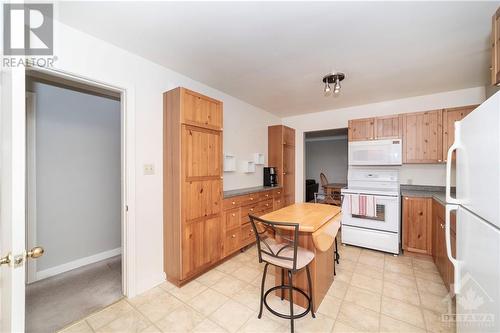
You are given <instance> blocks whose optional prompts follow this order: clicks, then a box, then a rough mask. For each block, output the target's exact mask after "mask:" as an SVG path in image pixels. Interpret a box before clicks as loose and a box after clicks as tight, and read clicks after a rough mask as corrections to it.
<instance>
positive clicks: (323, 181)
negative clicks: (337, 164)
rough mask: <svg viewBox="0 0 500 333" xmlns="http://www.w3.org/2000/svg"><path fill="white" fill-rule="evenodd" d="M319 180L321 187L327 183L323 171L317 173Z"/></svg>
mask: <svg viewBox="0 0 500 333" xmlns="http://www.w3.org/2000/svg"><path fill="white" fill-rule="evenodd" d="M319 181H320V183H321V187H324V186H326V185H328V179H327V178H326V176H325V174H324V173H323V172H321V173H320V174H319Z"/></svg>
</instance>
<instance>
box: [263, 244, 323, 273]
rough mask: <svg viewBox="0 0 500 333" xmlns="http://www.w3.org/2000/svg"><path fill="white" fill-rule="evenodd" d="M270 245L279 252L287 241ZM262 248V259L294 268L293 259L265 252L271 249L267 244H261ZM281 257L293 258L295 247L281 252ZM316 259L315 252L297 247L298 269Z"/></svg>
mask: <svg viewBox="0 0 500 333" xmlns="http://www.w3.org/2000/svg"><path fill="white" fill-rule="evenodd" d="M268 245H269V247H270V248H271V249H272V252H274V253H277V252H278V251H279V250H280V249H281V248H282V247H283V246H285V245H286V244H285V243H268ZM261 249H262V251H263V252H262V260H264V261H266V262H268V263H270V264H271V265H274V266H278V267H282V268H286V269H293V260H286V259H281V258H277V257H275V256H272V255H269V254H266V253H264V251H266V252H269V249H268V248H267V247H266V246H265V245H261ZM279 256H280V257H284V258H290V259H293V248H292V247H287V248H285V249H284V250H282V251H281V252H280V253H279ZM313 259H314V252H312V251H309V250H306V249H304V248H302V247H300V246H299V247H297V267H296V269H298V270H299V269H302V268H304V267H306V266H307V265H308V264H309V263H310V262H311V261H312V260H313Z"/></svg>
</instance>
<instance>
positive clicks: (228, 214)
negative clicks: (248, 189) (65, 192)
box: [224, 208, 241, 230]
mask: <svg viewBox="0 0 500 333" xmlns="http://www.w3.org/2000/svg"><path fill="white" fill-rule="evenodd" d="M240 219H241V217H240V209H239V208H235V209H231V210H228V211H225V212H224V222H225V223H226V230H230V229H234V228H237V227H239V226H240Z"/></svg>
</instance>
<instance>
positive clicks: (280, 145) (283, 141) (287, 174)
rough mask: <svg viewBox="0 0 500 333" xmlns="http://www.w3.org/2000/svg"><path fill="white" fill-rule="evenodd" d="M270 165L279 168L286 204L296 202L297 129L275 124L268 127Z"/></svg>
mask: <svg viewBox="0 0 500 333" xmlns="http://www.w3.org/2000/svg"><path fill="white" fill-rule="evenodd" d="M267 140H268V156H269V166H272V167H276V168H277V169H278V184H279V185H281V186H282V187H283V201H284V203H285V206H288V205H291V204H293V203H295V130H294V129H293V128H290V127H287V126H283V125H275V126H269V127H268V138H267Z"/></svg>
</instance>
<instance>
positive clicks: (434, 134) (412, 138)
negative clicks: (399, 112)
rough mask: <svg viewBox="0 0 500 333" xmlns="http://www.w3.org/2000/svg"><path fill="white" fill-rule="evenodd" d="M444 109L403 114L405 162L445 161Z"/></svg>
mask: <svg viewBox="0 0 500 333" xmlns="http://www.w3.org/2000/svg"><path fill="white" fill-rule="evenodd" d="M442 121H443V110H434V111H425V112H416V113H405V114H403V163H441V162H442V161H443V125H442Z"/></svg>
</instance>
